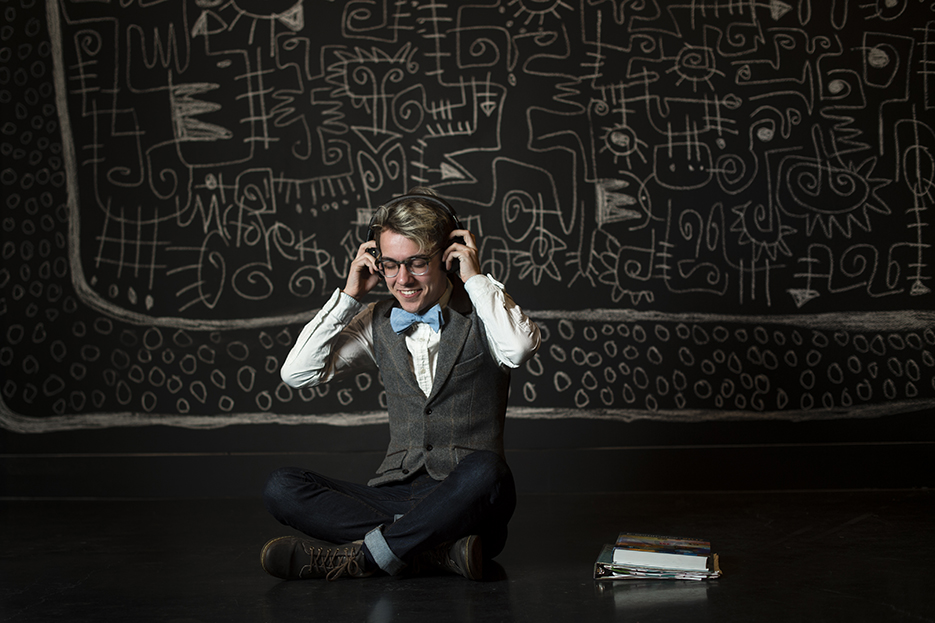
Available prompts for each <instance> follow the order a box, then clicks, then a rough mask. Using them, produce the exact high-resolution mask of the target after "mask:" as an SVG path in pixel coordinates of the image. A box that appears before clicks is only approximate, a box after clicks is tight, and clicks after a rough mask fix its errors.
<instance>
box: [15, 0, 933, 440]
mask: <svg viewBox="0 0 935 623" xmlns="http://www.w3.org/2000/svg"><path fill="white" fill-rule="evenodd" d="M933 6H935V5H933V4H932V3H931V2H927V1H925V2H920V1H918V0H896V1H893V2H882V1H880V2H874V1H872V0H871V1H869V2H856V1H855V2H845V1H841V0H837V1H828V2H825V1H821V2H818V1H816V0H788V2H784V1H781V0H767V1H764V2H734V1H732V0H724V1H720V2H715V1H710V2H709V1H706V0H702V1H697V2H696V1H692V2H666V1H663V0H641V1H638V2H633V1H626V0H608V1H594V0H581V1H580V2H577V1H574V0H554V1H551V2H542V1H537V2H532V1H530V0H489V1H478V2H472V3H456V2H420V1H414V2H405V3H401V2H386V1H378V0H349V1H347V2H330V1H329V2H325V1H322V0H316V1H312V0H298V1H297V2H296V1H295V0H231V1H226V0H225V1H218V0H187V1H178V2H142V1H138V2H133V1H129V2H78V1H68V0H60V1H58V0H48V2H46V3H45V4H43V3H42V2H34V1H32V0H22V1H20V2H5V3H3V4H2V6H0V10H3V11H4V24H3V26H2V31H0V40H2V41H0V55H2V58H0V63H2V65H0V100H2V101H0V104H2V111H3V114H2V121H0V124H2V134H0V140H2V157H3V164H2V167H0V169H2V170H0V178H2V183H3V195H4V196H3V206H2V210H3V217H2V237H3V239H2V257H3V260H2V261H3V264H2V268H0V289H2V309H0V313H2V316H0V317H2V318H3V336H2V348H0V367H2V371H3V372H2V373H3V380H2V386H0V387H2V398H0V400H2V403H0V425H2V426H3V427H4V428H6V429H7V430H8V431H15V432H40V431H42V432H52V431H63V430H71V429H87V428H108V427H114V426H138V425H152V424H165V425H169V426H173V427H220V426H227V425H231V424H248V425H259V424H269V423H277V422H278V423H320V424H329V425H342V426H358V425H368V424H373V423H378V422H380V421H382V419H383V418H384V414H383V406H384V404H383V403H384V396H383V394H382V391H381V385H380V382H379V379H378V378H377V377H375V376H371V375H363V374H362V375H360V376H358V377H357V378H356V379H354V381H353V382H352V383H349V384H346V385H343V386H335V387H322V388H318V389H313V390H301V391H295V390H292V389H290V388H288V387H286V386H285V385H283V384H282V383H281V382H280V379H279V374H278V369H279V367H280V364H281V362H282V360H283V358H284V356H285V354H286V352H287V351H288V349H289V347H290V346H291V344H292V342H293V340H294V338H295V337H296V335H297V333H298V331H299V329H300V327H301V325H302V323H303V321H304V320H306V319H308V318H309V317H310V316H311V315H312V314H313V313H314V312H315V310H316V309H317V308H318V306H320V305H321V303H322V302H323V301H324V300H326V298H327V297H328V296H329V295H330V294H331V293H332V292H333V291H334V289H335V288H337V287H340V286H341V285H343V282H344V275H345V271H346V268H347V265H348V263H349V260H350V258H351V257H352V255H353V253H354V252H355V250H356V247H357V245H358V244H359V243H360V242H361V240H363V239H364V238H365V236H366V225H367V223H368V221H369V218H370V215H371V213H372V211H373V210H374V209H375V208H376V207H377V206H378V205H380V204H381V203H383V202H385V201H386V200H388V199H389V198H391V197H392V196H394V195H396V194H399V193H402V192H404V191H405V190H407V189H408V188H410V187H412V186H416V185H421V186H429V187H432V188H434V189H436V190H437V191H438V192H439V193H441V194H442V195H444V196H445V197H447V198H449V199H450V200H451V201H452V203H454V205H455V206H456V208H457V210H458V212H459V215H460V216H461V217H462V220H463V221H464V222H465V223H466V224H467V226H468V227H469V228H470V229H471V230H472V231H474V232H475V233H476V234H477V235H478V238H479V240H480V242H481V244H482V249H481V255H482V261H483V265H484V269H485V271H487V272H489V273H490V274H491V275H492V276H494V277H495V278H496V279H498V280H500V281H502V282H503V283H504V284H505V285H506V287H507V289H508V290H509V292H510V293H511V294H512V295H513V297H514V298H515V299H516V301H517V302H518V303H519V304H520V305H522V306H523V307H524V308H525V309H526V310H527V311H528V313H529V314H530V315H531V316H532V317H533V318H534V319H536V320H537V322H539V324H540V326H541V327H542V330H543V335H544V337H545V342H544V344H543V347H542V349H541V351H540V352H539V353H538V354H537V356H536V357H535V359H534V360H532V361H531V362H529V363H528V364H527V365H526V366H525V367H524V368H522V369H520V370H518V371H517V372H516V374H515V375H514V379H513V391H512V396H511V407H510V412H509V415H510V417H511V418H514V419H530V420H536V419H550V420H555V419H562V418H591V419H604V420H610V421H634V420H654V421H661V422H701V421H713V420H726V419H730V420H773V421H775V420H784V421H789V420H809V421H811V420H821V419H830V418H844V417H847V418H863V417H870V416H880V415H885V414H896V413H903V412H909V411H913V412H920V411H930V410H931V409H932V407H933V405H935V355H933V353H935V313H933V311H932V310H933V294H932V292H931V287H932V274H933V268H935V266H933V265H935V257H933V253H935V252H933V249H932V245H931V242H932V227H933V214H935V211H933V210H932V207H933V203H935V131H933V126H935V115H933V107H935V70H933V67H935V10H933Z"/></svg>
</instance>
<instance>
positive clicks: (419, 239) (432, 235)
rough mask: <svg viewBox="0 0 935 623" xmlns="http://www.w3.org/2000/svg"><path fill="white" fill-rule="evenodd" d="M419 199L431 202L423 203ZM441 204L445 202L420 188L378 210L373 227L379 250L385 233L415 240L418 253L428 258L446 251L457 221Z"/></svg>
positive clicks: (431, 192) (435, 194) (430, 191)
mask: <svg viewBox="0 0 935 623" xmlns="http://www.w3.org/2000/svg"><path fill="white" fill-rule="evenodd" d="M419 195H422V196H424V197H430V199H428V200H423V199H421V198H420V197H419ZM439 201H443V200H442V199H441V197H439V195H438V193H436V192H435V191H434V190H432V189H431V188H423V187H421V186H418V187H416V188H413V189H411V190H410V191H409V192H407V193H406V195H405V198H404V199H396V200H393V201H390V202H389V203H387V204H386V205H383V206H380V207H379V208H377V211H376V212H375V213H374V215H373V222H372V223H371V225H370V229H371V230H372V231H373V237H374V239H375V240H376V241H377V249H379V247H380V234H381V233H382V232H383V231H384V230H386V231H393V232H396V233H397V234H400V235H401V236H403V237H405V238H408V239H409V240H412V241H413V242H415V243H416V244H417V245H418V246H419V252H420V253H423V254H426V255H428V254H430V253H434V252H435V251H436V250H438V249H443V248H445V247H446V246H447V245H448V239H449V237H450V235H451V232H452V230H454V228H455V221H454V218H455V217H454V216H453V215H452V214H449V213H448V211H447V210H445V209H444V208H443V207H442V206H441V205H439Z"/></svg>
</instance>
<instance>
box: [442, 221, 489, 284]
mask: <svg viewBox="0 0 935 623" xmlns="http://www.w3.org/2000/svg"><path fill="white" fill-rule="evenodd" d="M450 237H451V238H460V239H461V241H462V242H453V243H451V245H450V246H449V247H448V248H447V249H445V254H444V255H443V256H442V262H444V264H445V268H446V269H448V270H451V264H452V262H454V261H455V260H457V261H458V275H459V276H460V277H461V281H463V282H465V283H467V280H468V279H470V278H471V277H473V276H474V275H479V274H480V260H479V259H478V257H477V241H476V239H475V238H474V234H472V233H471V232H469V231H468V230H466V229H456V230H454V231H452V232H451V236H450Z"/></svg>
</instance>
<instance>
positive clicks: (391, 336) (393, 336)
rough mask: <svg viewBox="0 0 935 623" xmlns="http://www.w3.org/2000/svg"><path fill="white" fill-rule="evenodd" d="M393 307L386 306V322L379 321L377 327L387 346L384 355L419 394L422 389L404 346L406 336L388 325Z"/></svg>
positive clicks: (407, 350)
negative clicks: (378, 326)
mask: <svg viewBox="0 0 935 623" xmlns="http://www.w3.org/2000/svg"><path fill="white" fill-rule="evenodd" d="M393 307H396V305H391V306H388V307H387V309H386V313H385V314H384V316H385V317H386V322H381V323H380V329H379V330H380V331H382V333H383V343H384V344H385V345H386V346H387V352H386V356H387V357H389V359H390V360H391V362H392V365H393V368H394V369H395V370H397V371H398V372H399V373H400V377H401V378H404V379H406V382H407V383H409V384H410V385H411V386H412V387H413V388H414V389H415V390H416V391H418V392H419V393H420V394H421V393H422V390H421V389H419V382H418V381H416V375H415V373H414V372H413V371H412V365H411V364H410V355H409V349H408V348H406V336H405V335H402V334H398V333H396V331H394V330H393V327H392V326H390V322H389V317H390V312H391V311H392V309H393Z"/></svg>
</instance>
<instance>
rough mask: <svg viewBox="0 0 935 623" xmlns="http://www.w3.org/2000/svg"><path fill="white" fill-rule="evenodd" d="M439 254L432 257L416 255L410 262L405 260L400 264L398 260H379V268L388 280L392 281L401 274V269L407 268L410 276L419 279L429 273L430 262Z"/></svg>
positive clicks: (433, 254)
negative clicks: (401, 267) (402, 267)
mask: <svg viewBox="0 0 935 623" xmlns="http://www.w3.org/2000/svg"><path fill="white" fill-rule="evenodd" d="M437 253H438V251H436V252H435V253H432V254H431V255H416V256H415V257H410V258H409V259H408V260H403V261H401V262H398V261H396V260H384V259H379V260H377V268H378V269H379V271H380V274H382V275H383V276H384V277H386V278H387V279H392V278H393V277H395V276H396V275H398V274H399V267H400V266H405V267H406V270H408V271H409V274H410V275H412V276H413V277H419V276H420V275H424V274H425V273H427V272H429V262H430V261H431V259H432V258H433V257H435V255H436V254H437Z"/></svg>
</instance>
